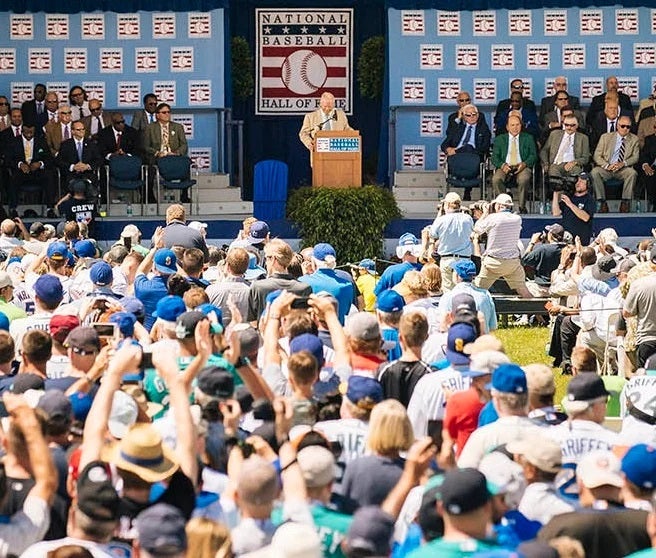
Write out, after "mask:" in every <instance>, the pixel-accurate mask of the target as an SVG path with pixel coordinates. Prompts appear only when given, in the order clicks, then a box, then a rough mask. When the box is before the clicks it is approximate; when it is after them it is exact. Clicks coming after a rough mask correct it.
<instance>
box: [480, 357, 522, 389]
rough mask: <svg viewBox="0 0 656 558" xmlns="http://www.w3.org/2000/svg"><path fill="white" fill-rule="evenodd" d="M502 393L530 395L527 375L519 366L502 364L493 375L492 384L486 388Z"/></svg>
mask: <svg viewBox="0 0 656 558" xmlns="http://www.w3.org/2000/svg"><path fill="white" fill-rule="evenodd" d="M486 387H487V388H488V389H495V390H496V391H499V392H501V393H528V384H527V382H526V373H525V372H524V370H522V367H521V366H519V364H514V363H512V362H511V363H508V364H501V365H499V366H498V367H497V369H496V370H495V371H494V372H493V374H492V382H491V383H490V384H488V385H487V386H486Z"/></svg>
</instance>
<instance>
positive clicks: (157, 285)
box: [134, 274, 169, 331]
mask: <svg viewBox="0 0 656 558" xmlns="http://www.w3.org/2000/svg"><path fill="white" fill-rule="evenodd" d="M166 281H167V277H165V276H163V275H156V276H154V277H153V278H152V279H148V277H146V276H145V275H144V274H139V275H137V276H136V277H135V279H134V296H136V297H137V298H138V299H139V300H140V301H141V302H142V303H143V305H144V314H145V318H144V327H145V328H146V329H147V330H148V331H150V328H152V327H153V324H154V323H155V318H154V317H153V313H154V312H155V310H156V309H157V303H158V302H159V300H160V299H161V298H164V297H165V296H166V295H167V294H169V293H168V290H167V288H166Z"/></svg>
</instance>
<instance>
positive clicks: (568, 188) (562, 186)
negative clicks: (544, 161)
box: [549, 176, 576, 196]
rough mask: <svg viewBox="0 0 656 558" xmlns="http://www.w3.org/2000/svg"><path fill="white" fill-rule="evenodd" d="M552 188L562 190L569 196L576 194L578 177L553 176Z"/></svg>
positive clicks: (551, 180)
mask: <svg viewBox="0 0 656 558" xmlns="http://www.w3.org/2000/svg"><path fill="white" fill-rule="evenodd" d="M549 183H550V184H551V189H552V190H553V191H554V192H562V193H563V194H567V195H568V196H572V195H574V191H575V188H574V184H576V177H571V178H570V177H565V176H553V177H551V178H549Z"/></svg>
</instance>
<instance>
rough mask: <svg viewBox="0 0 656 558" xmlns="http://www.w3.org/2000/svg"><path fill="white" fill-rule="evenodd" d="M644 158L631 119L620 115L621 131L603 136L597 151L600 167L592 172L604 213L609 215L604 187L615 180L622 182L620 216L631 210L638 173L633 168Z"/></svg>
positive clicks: (596, 194)
mask: <svg viewBox="0 0 656 558" xmlns="http://www.w3.org/2000/svg"><path fill="white" fill-rule="evenodd" d="M639 157H640V145H639V142H638V136H636V135H635V134H632V133H631V118H630V117H629V116H620V117H619V119H618V120H617V130H616V131H615V132H608V133H606V134H603V135H602V136H601V138H600V139H599V144H598V145H597V148H596V149H595V152H594V162H595V164H596V165H598V166H596V167H595V168H593V169H592V172H591V173H590V178H591V179H592V185H593V187H594V193H595V197H596V199H597V203H598V204H599V212H600V213H608V204H607V203H606V193H605V187H604V184H605V183H606V182H607V181H608V180H610V179H611V178H614V179H619V180H621V181H622V182H623V183H624V184H623V187H622V202H621V203H620V213H628V212H629V211H630V210H631V200H632V199H633V190H634V187H635V182H636V179H637V177H638V173H637V172H636V171H635V169H634V168H633V165H635V164H636V163H637V162H638V159H639Z"/></svg>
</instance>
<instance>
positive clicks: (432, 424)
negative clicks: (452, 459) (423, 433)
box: [427, 420, 444, 452]
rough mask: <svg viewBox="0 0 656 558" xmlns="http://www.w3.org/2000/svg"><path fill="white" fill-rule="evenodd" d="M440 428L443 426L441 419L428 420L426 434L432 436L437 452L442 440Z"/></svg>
mask: <svg viewBox="0 0 656 558" xmlns="http://www.w3.org/2000/svg"><path fill="white" fill-rule="evenodd" d="M442 428H444V421H443V420H429V421H428V428H427V430H428V435H429V436H430V437H431V438H432V440H433V443H434V444H435V446H436V447H437V451H438V452H439V451H440V450H441V449H442V442H443V441H444V438H443V437H442Z"/></svg>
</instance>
